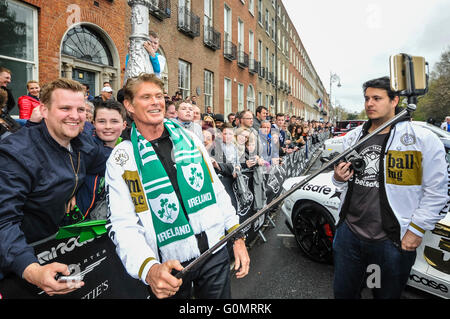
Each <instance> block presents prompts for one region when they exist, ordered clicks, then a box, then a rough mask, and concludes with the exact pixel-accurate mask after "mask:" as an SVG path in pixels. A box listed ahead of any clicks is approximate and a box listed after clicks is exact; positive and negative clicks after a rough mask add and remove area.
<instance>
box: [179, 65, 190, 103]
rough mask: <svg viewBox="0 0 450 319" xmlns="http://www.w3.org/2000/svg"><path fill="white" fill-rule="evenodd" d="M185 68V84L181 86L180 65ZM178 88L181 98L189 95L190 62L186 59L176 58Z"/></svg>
mask: <svg viewBox="0 0 450 319" xmlns="http://www.w3.org/2000/svg"><path fill="white" fill-rule="evenodd" d="M183 66H184V67H185V68H186V71H187V74H186V75H185V79H184V80H185V82H186V84H187V85H186V86H185V87H182V86H181V77H182V76H183V74H182V71H183V70H182V67H183ZM178 90H180V91H181V93H182V96H183V99H184V98H186V97H188V96H191V64H190V63H189V62H187V61H184V60H178Z"/></svg>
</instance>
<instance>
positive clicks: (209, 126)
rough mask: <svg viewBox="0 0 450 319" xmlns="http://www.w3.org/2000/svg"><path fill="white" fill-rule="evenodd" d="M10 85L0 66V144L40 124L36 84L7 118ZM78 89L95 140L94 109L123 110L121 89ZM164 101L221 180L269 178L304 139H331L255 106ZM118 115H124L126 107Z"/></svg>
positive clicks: (305, 123) (321, 126)
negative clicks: (259, 172)
mask: <svg viewBox="0 0 450 319" xmlns="http://www.w3.org/2000/svg"><path fill="white" fill-rule="evenodd" d="M10 82H11V72H10V71H9V70H8V69H6V68H3V67H1V69H0V86H1V87H2V89H1V90H0V106H1V112H2V113H1V118H0V128H1V132H0V133H1V137H0V138H1V139H3V138H5V137H6V136H7V135H9V134H13V133H14V132H16V131H18V130H19V129H21V127H23V126H25V127H27V126H32V125H34V123H39V122H40V121H41V120H42V116H41V114H40V111H39V107H38V106H39V105H40V101H39V93H40V88H41V87H40V84H39V83H38V82H37V81H29V82H28V83H24V86H26V88H27V91H28V94H27V95H26V96H21V97H19V99H18V104H17V106H18V108H19V114H20V116H19V119H15V120H14V119H13V118H12V117H11V116H10V113H11V111H12V110H13V108H14V107H15V106H16V103H15V99H14V97H13V96H12V93H11V91H10V90H9V89H8V88H7V85H8V84H9V83H10ZM83 86H84V88H85V99H86V122H85V125H84V129H83V130H84V132H85V133H86V134H89V135H91V136H93V137H96V138H97V140H99V138H98V137H99V136H98V134H97V133H96V127H95V122H94V113H95V112H96V109H97V108H99V107H100V106H102V105H104V104H105V103H109V102H117V101H118V102H119V104H120V105H121V107H122V108H123V92H122V90H119V91H118V92H117V93H116V92H114V91H113V89H112V87H111V85H110V83H109V82H105V83H103V87H102V89H101V91H100V94H99V95H98V96H92V95H91V92H90V89H89V86H88V85H86V84H83ZM114 93H116V94H114ZM165 102H166V113H165V116H166V118H167V119H170V120H175V121H178V122H179V123H180V124H181V125H182V126H183V127H184V128H185V129H187V130H190V131H192V132H193V133H194V134H195V135H196V136H197V137H198V138H199V139H200V140H201V141H202V142H203V143H204V145H205V146H206V148H207V149H208V152H209V154H210V156H211V158H212V161H213V165H214V168H215V170H216V172H217V173H218V174H219V176H221V177H222V178H224V179H233V178H236V173H237V172H238V171H242V170H245V171H249V170H254V169H255V168H258V167H262V169H263V171H264V172H265V173H268V172H269V171H270V168H271V167H272V166H273V165H280V164H282V162H283V156H285V155H286V154H290V153H292V152H295V151H297V150H299V149H301V148H304V147H305V145H306V144H307V142H308V140H310V141H311V142H312V143H313V144H314V143H316V142H318V140H317V134H318V133H320V132H323V131H328V132H330V136H331V135H332V134H331V132H332V125H331V123H329V122H327V123H324V122H321V121H315V120H312V121H310V120H305V119H303V118H300V117H296V116H294V115H290V114H283V113H278V114H275V115H274V114H270V113H269V112H268V110H267V108H266V107H264V106H259V107H257V109H256V111H255V112H254V113H253V112H252V111H250V110H243V111H240V112H237V113H230V114H226V115H225V114H220V113H215V112H214V111H213V110H212V108H211V107H207V108H206V109H205V110H204V112H203V113H202V110H201V108H200V107H199V105H198V97H197V96H195V95H193V96H188V97H185V98H183V95H182V92H181V91H176V92H175V93H174V95H172V96H170V95H169V94H167V92H166V93H165ZM123 111H124V113H126V112H125V108H123ZM124 123H125V125H124V126H125V129H124V130H123V131H122V132H121V136H120V138H128V134H129V129H130V127H131V124H132V119H131V118H130V117H129V115H128V114H127V115H126V117H125V121H124ZM100 140H101V139H100ZM103 142H104V143H106V141H103ZM89 200H90V199H89ZM89 200H88V202H89ZM74 204H75V200H74Z"/></svg>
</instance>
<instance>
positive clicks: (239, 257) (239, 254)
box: [233, 239, 250, 278]
mask: <svg viewBox="0 0 450 319" xmlns="http://www.w3.org/2000/svg"><path fill="white" fill-rule="evenodd" d="M233 252H234V270H236V271H238V270H239V271H238V272H237V273H236V278H244V277H245V276H247V274H248V271H249V270H250V257H249V256H248V252H247V247H246V246H245V241H244V240H243V239H237V240H236V241H235V242H234V245H233Z"/></svg>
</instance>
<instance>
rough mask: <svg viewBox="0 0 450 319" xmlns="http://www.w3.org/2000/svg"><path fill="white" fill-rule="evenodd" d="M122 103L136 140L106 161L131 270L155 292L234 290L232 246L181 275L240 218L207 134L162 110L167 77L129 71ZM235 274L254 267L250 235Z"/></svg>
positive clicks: (199, 294) (202, 294) (113, 223)
mask: <svg viewBox="0 0 450 319" xmlns="http://www.w3.org/2000/svg"><path fill="white" fill-rule="evenodd" d="M124 96H125V100H124V105H125V107H126V109H127V110H128V112H129V113H130V114H131V115H132V117H133V120H134V124H133V126H132V129H131V140H126V141H124V142H122V143H120V144H119V145H117V146H116V147H115V149H114V150H113V152H112V155H111V157H110V158H109V160H108V163H107V172H106V176H105V179H106V184H107V189H108V194H109V196H108V200H109V208H110V214H109V221H108V225H107V226H108V227H107V228H108V230H109V235H110V237H111V239H112V240H113V242H114V243H115V244H116V247H117V253H118V255H119V257H120V258H121V260H122V262H123V264H124V266H125V268H126V269H127V271H128V273H129V274H130V275H131V276H133V277H134V278H136V279H140V280H142V281H143V282H144V283H145V284H147V285H150V288H151V294H152V295H154V296H156V297H157V298H168V297H173V298H190V297H193V296H191V286H192V284H193V286H194V294H195V297H196V298H231V289H230V272H229V256H228V251H227V249H226V246H223V247H221V248H219V249H217V250H216V251H215V252H214V253H213V255H212V256H211V257H210V258H209V259H207V260H206V261H204V262H203V263H202V264H201V265H199V266H198V267H197V268H196V269H194V270H193V271H191V272H189V273H187V274H186V275H185V276H184V277H183V279H177V278H176V277H174V276H173V275H172V271H173V270H176V271H180V270H182V269H183V267H185V266H186V265H188V264H189V263H190V262H192V261H193V260H194V259H196V258H197V257H198V256H200V254H201V253H203V252H204V251H206V250H207V249H208V248H209V247H212V246H213V245H214V244H216V243H217V242H218V241H219V240H220V238H221V237H222V236H223V235H224V234H225V232H230V231H232V230H233V229H234V228H236V227H237V226H238V223H239V218H238V216H237V215H236V211H235V210H234V208H233V206H232V204H231V199H230V197H229V196H228V194H227V193H226V191H225V189H224V187H223V185H222V184H221V182H220V180H219V178H218V177H217V175H216V174H215V172H214V168H213V166H212V163H211V160H210V159H209V156H208V153H207V151H206V149H205V147H204V146H203V144H202V143H201V141H200V140H199V139H198V138H197V137H196V136H195V135H194V134H192V133H191V132H188V131H187V130H185V129H183V128H182V127H181V126H180V125H179V123H177V122H176V121H171V120H168V119H165V118H164V113H165V101H164V94H163V82H161V80H159V79H158V78H157V77H156V76H154V75H151V74H141V75H140V76H139V77H137V78H135V79H130V80H129V81H128V82H127V84H126V86H125V88H124ZM233 252H234V258H235V270H236V271H237V272H236V277H237V278H242V277H244V276H246V275H247V273H248V271H249V264H250V258H249V256H248V252H247V248H246V246H245V242H244V239H243V238H241V239H237V240H236V241H235V242H234V246H233Z"/></svg>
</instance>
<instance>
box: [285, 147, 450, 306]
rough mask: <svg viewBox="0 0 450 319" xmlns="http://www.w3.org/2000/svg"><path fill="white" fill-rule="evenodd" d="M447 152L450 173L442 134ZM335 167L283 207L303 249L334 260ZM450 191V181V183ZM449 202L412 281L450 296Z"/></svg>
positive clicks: (427, 237) (427, 238)
mask: <svg viewBox="0 0 450 319" xmlns="http://www.w3.org/2000/svg"><path fill="white" fill-rule="evenodd" d="M441 140H442V141H443V142H444V145H445V148H446V152H447V162H448V163H449V165H448V173H449V175H450V140H447V141H446V140H445V138H441ZM332 175H333V171H328V172H324V173H321V174H319V175H318V176H317V177H315V178H314V179H313V180H311V181H310V182H309V183H307V184H305V185H304V186H302V187H301V188H300V189H298V190H297V191H295V192H294V193H293V194H292V195H290V196H289V197H287V198H286V199H285V200H284V202H283V204H282V207H281V210H282V211H283V213H284V215H285V216H286V224H287V225H288V227H289V228H290V230H291V231H292V233H293V234H294V236H295V239H296V241H297V243H298V245H299V246H300V248H301V250H302V251H303V252H304V253H305V254H306V255H307V256H308V257H309V258H311V259H312V260H314V261H317V262H323V263H332V261H333V257H332V242H333V236H334V233H335V229H336V227H335V225H336V223H337V221H338V220H339V216H338V207H339V202H340V199H339V195H340V194H339V193H338V192H337V191H336V187H335V186H334V185H333V183H332V182H331V177H332ZM304 178H305V177H304V176H300V177H295V178H289V179H287V180H286V181H285V182H284V184H283V192H286V191H287V190H289V189H291V187H292V186H293V185H294V184H297V183H298V182H300V181H301V180H302V179H304ZM449 194H450V185H449ZM449 205H450V203H447V205H446V207H445V208H444V210H443V211H442V212H441V214H442V217H443V218H442V220H441V221H440V222H439V223H438V224H436V227H435V229H434V230H433V231H427V232H426V233H425V235H424V238H423V241H422V244H421V245H420V246H419V247H418V249H417V258H416V261H415V264H414V265H413V267H412V270H411V274H410V277H409V280H408V283H407V284H408V285H410V286H413V287H416V288H418V289H421V290H424V291H427V292H428V293H431V294H434V295H437V296H440V297H443V298H447V299H450V213H449V214H447V212H448V207H449Z"/></svg>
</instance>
